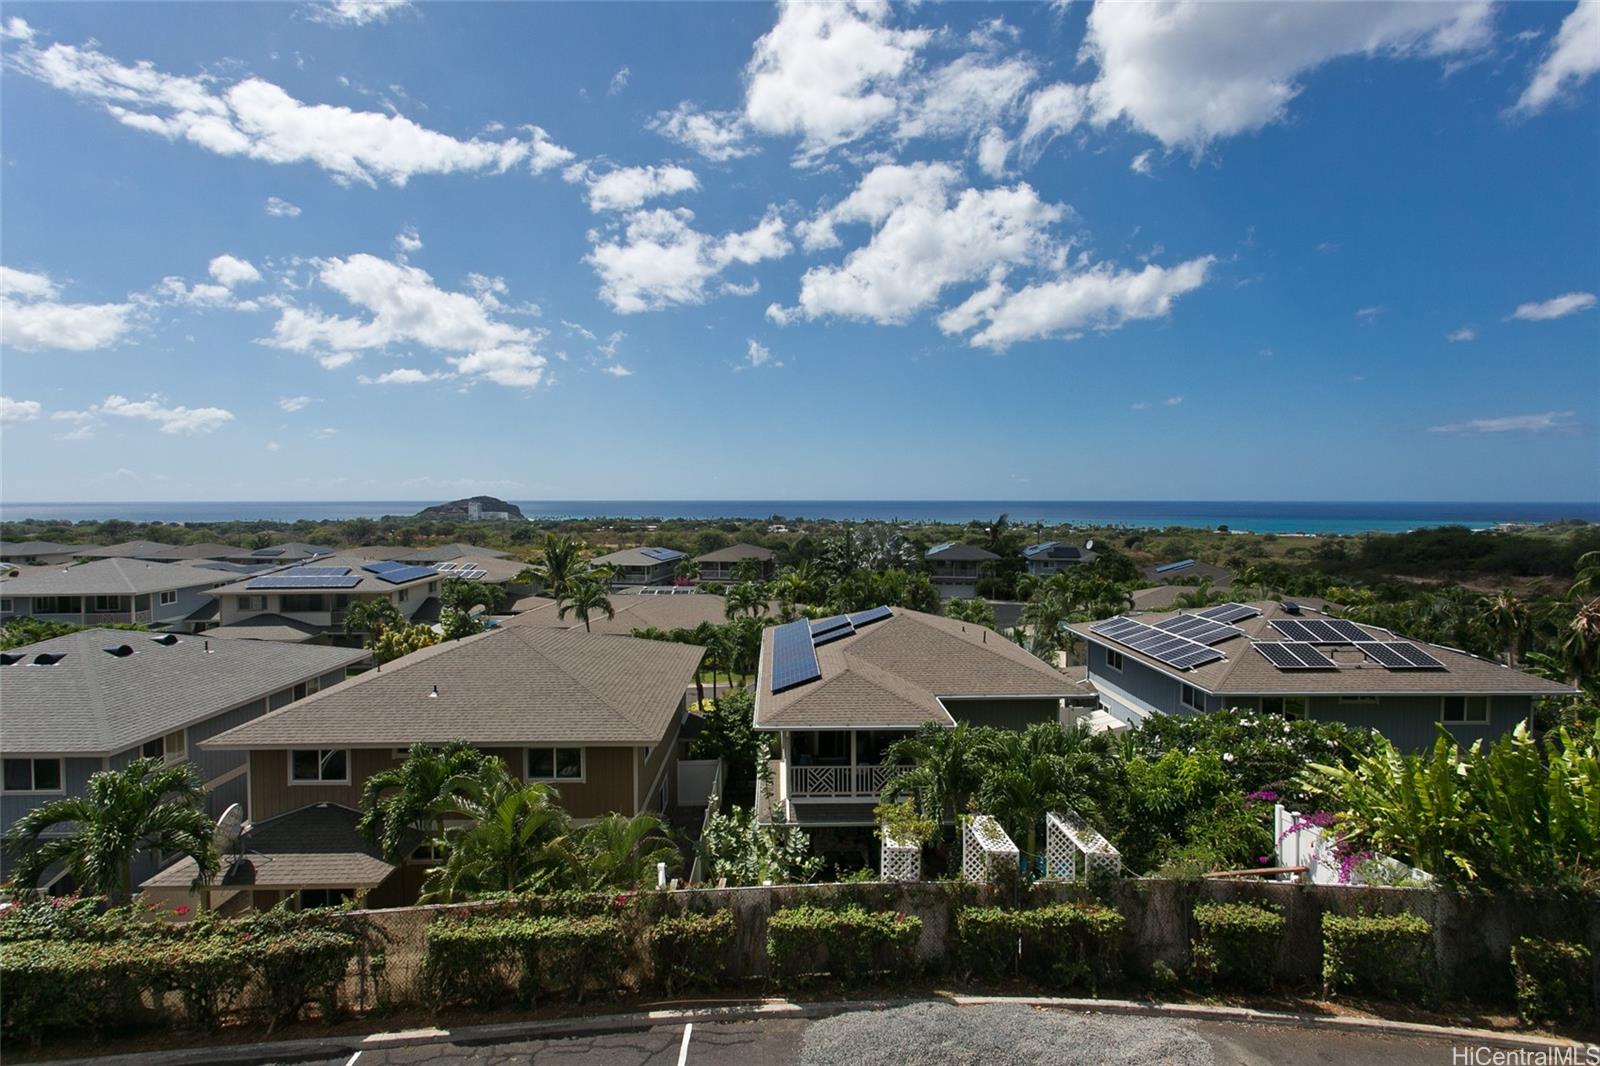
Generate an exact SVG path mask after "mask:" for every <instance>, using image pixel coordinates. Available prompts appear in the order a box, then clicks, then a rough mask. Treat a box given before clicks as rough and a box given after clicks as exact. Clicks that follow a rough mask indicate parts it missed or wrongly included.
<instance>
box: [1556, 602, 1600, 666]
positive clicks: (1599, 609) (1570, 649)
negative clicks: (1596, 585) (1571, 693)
mask: <svg viewBox="0 0 1600 1066" xmlns="http://www.w3.org/2000/svg"><path fill="white" fill-rule="evenodd" d="M1561 656H1562V658H1563V659H1564V660H1565V661H1566V664H1567V671H1568V678H1569V680H1571V682H1572V683H1573V684H1575V685H1576V684H1579V683H1581V682H1582V681H1583V679H1584V678H1593V677H1595V676H1596V675H1597V674H1600V599H1594V600H1591V601H1589V602H1588V603H1586V604H1584V605H1583V606H1582V607H1580V608H1578V613H1577V614H1576V615H1574V616H1573V619H1572V621H1571V622H1569V623H1568V624H1567V626H1566V628H1565V630H1564V631H1563V632H1562V635H1561Z"/></svg>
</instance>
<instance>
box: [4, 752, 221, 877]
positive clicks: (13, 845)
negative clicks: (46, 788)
mask: <svg viewBox="0 0 1600 1066" xmlns="http://www.w3.org/2000/svg"><path fill="white" fill-rule="evenodd" d="M205 797H206V790H205V783H204V782H203V781H201V779H200V775H199V774H198V773H197V772H196V771H195V768H194V766H193V765H192V764H190V763H183V764H180V765H177V766H167V765H165V764H164V763H163V762H162V760H160V759H155V758H150V759H135V760H133V761H132V762H131V763H129V764H128V765H127V767H126V768H125V769H122V770H102V771H101V772H100V773H97V774H95V775H94V776H93V777H91V778H89V786H88V788H87V789H86V790H85V794H84V795H82V796H69V797H67V798H66V799H59V800H55V801H54V802H51V803H46V804H44V805H43V806H41V807H35V808H34V809H33V810H31V811H29V812H28V813H26V814H24V815H23V816H22V817H21V818H18V819H17V820H16V822H15V823H13V824H12V826H11V829H10V831H9V832H7V834H6V848H7V850H8V851H9V852H10V853H11V854H12V856H14V857H15V859H16V873H15V878H16V882H17V884H18V885H20V886H22V887H24V888H35V887H37V886H38V884H39V879H40V878H41V877H43V876H44V874H45V873H46V872H47V871H49V870H50V869H51V868H52V867H54V866H56V865H57V864H64V865H65V867H66V872H67V873H68V875H70V876H71V878H72V879H73V881H75V882H76V883H77V886H78V889H79V890H80V891H82V892H88V893H94V894H96V895H104V896H107V897H109V898H110V899H112V900H116V901H126V900H127V899H129V898H130V897H131V896H132V895H133V860H134V858H135V856H137V855H138V854H139V853H140V852H151V853H154V854H166V855H173V854H176V855H181V856H185V857H187V858H190V859H193V860H194V862H195V865H196V866H197V867H198V873H197V874H196V877H195V883H196V884H202V883H204V882H206V881H208V880H209V879H210V878H211V876H212V875H213V874H215V873H216V872H217V869H218V867H219V865H220V860H219V859H218V856H217V849H216V845H215V843H214V838H215V836H216V830H217V827H216V824H215V823H213V822H212V821H211V819H210V818H209V817H207V816H206V813H205ZM53 831H59V835H57V833H56V832H53Z"/></svg>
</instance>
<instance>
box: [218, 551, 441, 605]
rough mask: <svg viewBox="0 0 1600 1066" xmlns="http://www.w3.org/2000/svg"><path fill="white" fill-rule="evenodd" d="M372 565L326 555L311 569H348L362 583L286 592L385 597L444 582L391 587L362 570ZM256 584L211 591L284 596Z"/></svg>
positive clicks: (427, 578)
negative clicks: (377, 595) (326, 567)
mask: <svg viewBox="0 0 1600 1066" xmlns="http://www.w3.org/2000/svg"><path fill="white" fill-rule="evenodd" d="M371 563H372V560H371V559H358V558H354V557H352V556H348V555H325V556H323V557H321V558H319V559H316V560H314V561H313V562H312V563H311V564H310V565H312V566H348V567H349V568H350V576H351V577H359V578H360V579H361V581H360V583H358V584H355V585H352V586H350V587H349V588H340V589H332V588H329V589H298V590H294V589H291V590H287V591H299V592H306V593H318V592H321V593H332V594H334V595H340V596H351V595H360V594H362V593H373V592H382V593H385V594H387V593H390V592H393V591H394V590H395V589H414V588H416V587H417V586H418V585H423V584H426V583H427V582H429V581H442V580H443V576H442V575H440V574H437V573H429V574H427V575H426V576H424V577H418V578H416V579H415V580H413V581H405V582H401V583H400V584H392V583H390V582H388V581H385V580H383V579H382V578H380V577H379V576H378V575H377V574H374V573H372V572H371V571H369V570H363V569H362V567H363V566H367V565H369V564H371ZM257 576H259V575H257ZM253 580H255V578H254V577H247V578H244V579H243V580H239V581H235V582H233V583H232V584H230V585H223V586H222V587H221V588H217V589H213V590H212V591H213V592H214V593H215V594H216V595H218V596H239V595H244V596H254V595H258V594H260V593H262V592H269V593H281V592H284V591H286V590H284V589H253V588H251V587H250V582H251V581H253Z"/></svg>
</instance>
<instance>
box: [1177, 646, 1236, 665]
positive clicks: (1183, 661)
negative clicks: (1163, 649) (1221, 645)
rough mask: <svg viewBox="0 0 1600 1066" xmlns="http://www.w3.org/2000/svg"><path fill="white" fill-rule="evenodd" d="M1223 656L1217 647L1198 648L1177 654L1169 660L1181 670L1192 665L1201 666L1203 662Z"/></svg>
mask: <svg viewBox="0 0 1600 1066" xmlns="http://www.w3.org/2000/svg"><path fill="white" fill-rule="evenodd" d="M1221 658H1224V656H1223V654H1222V653H1221V652H1220V651H1218V650H1217V649H1215V648H1196V649H1195V650H1193V651H1186V652H1183V653H1181V654H1179V655H1175V656H1173V657H1172V658H1171V659H1169V660H1168V662H1170V663H1171V664H1172V665H1173V666H1176V667H1177V668H1178V669H1179V670H1188V669H1190V668H1191V667H1195V666H1199V665H1201V664H1202V663H1209V662H1214V661H1216V660H1217V659H1221Z"/></svg>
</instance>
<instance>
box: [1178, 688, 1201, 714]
mask: <svg viewBox="0 0 1600 1066" xmlns="http://www.w3.org/2000/svg"><path fill="white" fill-rule="evenodd" d="M1191 698H1192V699H1193V702H1190V700H1191ZM1178 702H1179V703H1181V704H1183V705H1184V706H1185V707H1187V708H1189V709H1190V710H1191V711H1196V712H1198V713H1200V714H1204V713H1205V711H1206V694H1205V693H1204V692H1201V691H1200V690H1199V689H1197V688H1195V687H1194V686H1193V685H1188V684H1183V683H1181V682H1180V684H1179V686H1178Z"/></svg>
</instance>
